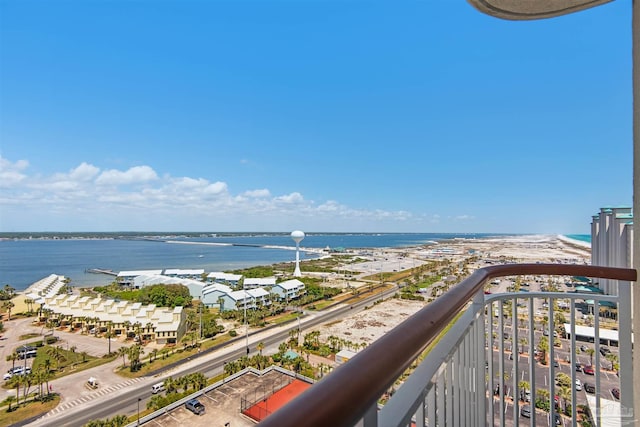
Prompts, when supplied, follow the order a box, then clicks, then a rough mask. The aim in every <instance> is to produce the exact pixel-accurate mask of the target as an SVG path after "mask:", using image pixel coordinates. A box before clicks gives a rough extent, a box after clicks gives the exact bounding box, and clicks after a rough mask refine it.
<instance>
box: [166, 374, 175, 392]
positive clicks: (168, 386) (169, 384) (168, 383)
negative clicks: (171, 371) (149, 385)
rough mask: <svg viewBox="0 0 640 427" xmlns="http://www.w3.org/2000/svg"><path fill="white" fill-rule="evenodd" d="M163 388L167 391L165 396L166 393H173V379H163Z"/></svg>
mask: <svg viewBox="0 0 640 427" xmlns="http://www.w3.org/2000/svg"><path fill="white" fill-rule="evenodd" d="M164 388H165V389H167V394H168V393H173V392H174V391H175V388H176V381H175V380H174V379H173V377H167V378H165V380H164Z"/></svg>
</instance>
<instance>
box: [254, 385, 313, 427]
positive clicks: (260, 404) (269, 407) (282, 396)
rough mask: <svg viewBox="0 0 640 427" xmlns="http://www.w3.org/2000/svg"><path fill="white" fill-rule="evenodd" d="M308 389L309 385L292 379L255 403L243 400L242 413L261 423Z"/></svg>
mask: <svg viewBox="0 0 640 427" xmlns="http://www.w3.org/2000/svg"><path fill="white" fill-rule="evenodd" d="M309 387H311V384H309V383H306V382H304V381H300V380H298V379H294V380H293V381H291V382H290V383H288V384H286V385H285V386H284V387H282V388H280V389H279V390H277V391H275V392H273V393H269V394H266V395H264V396H262V397H261V398H260V399H257V400H256V401H253V402H251V401H247V400H246V399H245V400H243V403H242V407H243V410H242V413H243V414H244V415H246V416H248V417H250V418H252V419H254V420H256V421H262V420H263V419H265V418H266V417H267V416H268V415H269V414H271V413H272V412H275V411H277V410H278V409H280V408H281V407H283V406H284V405H286V404H287V403H289V402H290V401H291V400H293V399H294V398H295V397H297V396H299V395H300V394H301V393H302V392H303V391H305V390H306V389H307V388H309ZM244 408H246V409H244Z"/></svg>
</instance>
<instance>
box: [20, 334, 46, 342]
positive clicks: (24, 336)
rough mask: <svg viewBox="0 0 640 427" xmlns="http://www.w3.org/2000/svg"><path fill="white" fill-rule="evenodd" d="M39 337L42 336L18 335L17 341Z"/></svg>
mask: <svg viewBox="0 0 640 427" xmlns="http://www.w3.org/2000/svg"><path fill="white" fill-rule="evenodd" d="M41 336H42V335H40V334H35V333H30V334H24V335H20V336H19V337H18V339H19V340H20V341H22V340H28V339H31V338H35V337H41Z"/></svg>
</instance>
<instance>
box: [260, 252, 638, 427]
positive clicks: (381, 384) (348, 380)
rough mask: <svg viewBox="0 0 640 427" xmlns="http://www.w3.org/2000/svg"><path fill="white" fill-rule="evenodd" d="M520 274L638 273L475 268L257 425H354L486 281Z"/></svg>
mask: <svg viewBox="0 0 640 427" xmlns="http://www.w3.org/2000/svg"><path fill="white" fill-rule="evenodd" d="M521 275H568V276H585V277H598V278H604V279H614V280H624V281H630V282H631V281H635V280H636V270H632V269H626V268H613V267H599V266H589V265H573V264H505V265H494V266H490V267H485V268H481V269H478V270H476V271H475V272H474V273H473V274H471V275H470V276H469V277H467V278H465V279H464V280H463V281H462V282H460V283H459V284H458V285H456V286H454V287H453V288H451V289H450V290H449V291H448V292H446V293H445V294H444V295H442V296H440V297H439V298H437V299H436V300H434V301H433V302H431V303H430V304H429V305H427V306H426V307H424V308H423V309H421V310H420V311H418V312H417V313H416V314H414V315H413V316H411V317H409V318H408V319H406V320H405V321H404V322H402V323H401V324H400V325H398V326H396V327H395V328H394V329H392V330H391V331H389V332H388V333H387V334H385V335H384V336H382V337H381V338H380V339H378V340H376V341H374V342H373V343H372V344H371V345H369V346H368V347H367V348H365V349H364V350H362V351H361V352H359V353H358V354H357V355H356V356H354V357H353V358H352V359H351V360H350V361H349V363H347V364H345V365H342V366H340V367H338V368H337V369H335V370H334V371H333V372H332V373H331V374H330V375H327V376H326V377H325V378H323V379H322V381H319V382H318V383H316V384H314V385H313V386H312V387H310V388H309V389H308V390H307V391H305V392H304V393H302V394H301V395H300V396H298V397H297V398H296V399H294V400H293V401H291V402H289V404H287V405H286V406H284V407H283V408H280V409H279V410H278V411H276V412H275V413H273V414H271V415H269V416H268V417H267V418H266V419H265V420H263V421H262V422H261V423H260V424H259V425H260V426H261V427H287V426H291V427H299V426H305V427H327V426H332V427H336V426H353V425H354V424H356V423H357V422H358V421H359V420H360V419H362V417H363V416H364V414H365V413H366V411H367V410H369V409H370V408H371V407H373V405H375V404H376V402H377V400H378V399H379V398H380V396H382V394H383V393H384V392H385V391H386V390H387V389H388V388H389V387H390V386H391V385H392V384H393V383H394V382H395V380H396V379H397V378H398V377H399V376H400V375H401V374H402V373H403V372H404V371H405V370H406V369H407V368H408V367H409V365H411V363H412V362H413V361H414V360H415V359H416V357H418V355H419V354H420V353H421V352H422V351H423V350H424V349H425V348H426V346H427V345H428V344H429V343H430V342H431V341H432V340H433V339H434V338H436V337H437V336H438V334H440V332H441V331H442V330H443V329H444V328H445V327H446V326H447V325H448V324H449V323H450V322H451V320H453V318H454V317H455V316H456V314H457V313H458V312H460V310H462V309H463V308H464V307H465V306H466V304H467V303H468V302H469V301H470V300H471V299H472V297H473V296H474V295H475V294H476V293H477V292H478V291H481V290H482V289H483V286H484V283H485V282H486V281H487V280H490V279H492V278H496V277H505V276H521Z"/></svg>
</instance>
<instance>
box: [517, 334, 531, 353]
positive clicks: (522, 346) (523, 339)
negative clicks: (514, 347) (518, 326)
mask: <svg viewBox="0 0 640 427" xmlns="http://www.w3.org/2000/svg"><path fill="white" fill-rule="evenodd" d="M528 342H529V341H527V339H526V338H524V337H522V338H520V339H518V343H519V344H520V353H521V354H522V353H524V346H525V345H527V343H528Z"/></svg>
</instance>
